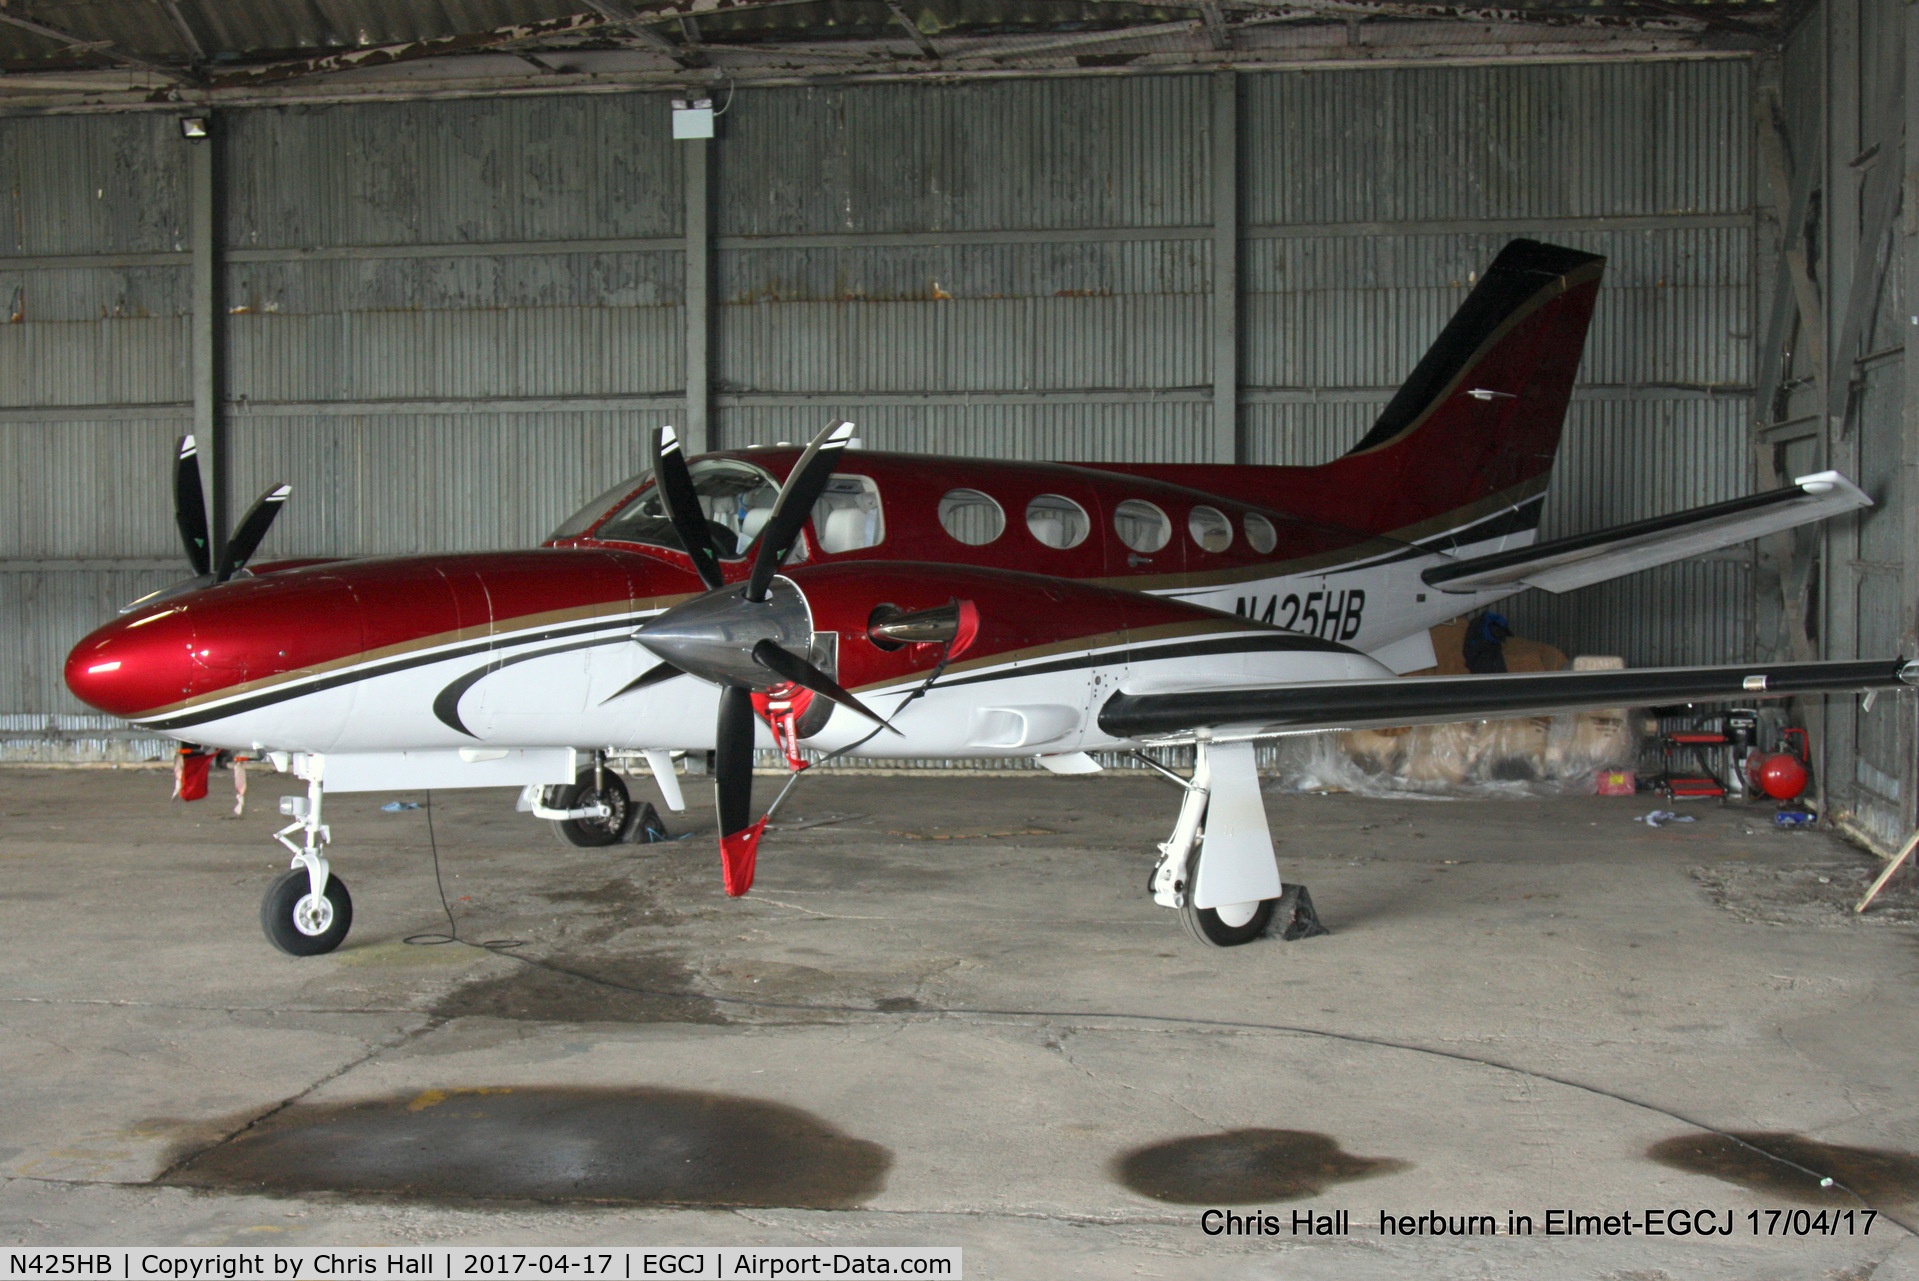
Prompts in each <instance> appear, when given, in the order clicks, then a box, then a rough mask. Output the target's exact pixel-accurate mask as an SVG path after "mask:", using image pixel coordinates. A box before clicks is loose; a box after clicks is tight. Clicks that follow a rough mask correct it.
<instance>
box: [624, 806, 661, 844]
mask: <svg viewBox="0 0 1919 1281" xmlns="http://www.w3.org/2000/svg"><path fill="white" fill-rule="evenodd" d="M625 836H626V839H627V840H628V841H631V842H632V843H633V844H635V845H657V844H658V843H659V842H661V841H670V840H672V839H673V837H672V835H671V834H670V833H669V832H668V831H667V830H666V824H665V822H664V821H662V820H661V818H660V812H659V811H658V810H656V809H654V808H653V802H652V801H641V802H640V803H639V804H638V805H635V806H634V807H633V810H632V812H631V813H630V814H629V815H628V816H627V820H626V833H625Z"/></svg>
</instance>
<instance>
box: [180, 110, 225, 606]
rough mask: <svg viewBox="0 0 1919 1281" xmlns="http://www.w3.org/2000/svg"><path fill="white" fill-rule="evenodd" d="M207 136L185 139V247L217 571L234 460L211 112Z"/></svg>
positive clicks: (198, 423)
mask: <svg viewBox="0 0 1919 1281" xmlns="http://www.w3.org/2000/svg"><path fill="white" fill-rule="evenodd" d="M206 121H207V135H206V137H204V138H197V139H191V140H189V141H188V142H187V144H186V147H187V157H188V159H187V174H188V182H187V186H188V193H187V200H188V203H189V206H190V218H189V221H190V226H189V229H188V236H189V239H190V241H191V243H190V244H189V246H188V250H189V252H190V253H191V255H192V263H191V266H190V267H189V270H190V271H191V273H192V275H193V329H192V334H191V337H190V345H191V347H192V350H193V435H194V438H195V439H196V440H197V441H198V443H199V446H200V462H201V466H202V471H203V473H204V474H205V476H206V478H207V479H206V484H207V491H208V492H207V528H208V539H207V541H208V542H209V543H210V544H211V546H210V547H209V548H208V552H209V553H210V554H211V556H212V557H213V562H214V565H215V567H216V569H218V570H219V571H220V572H221V573H225V571H226V565H227V538H228V536H229V535H230V534H231V533H232V524H231V522H232V517H233V512H232V505H231V501H230V499H231V493H232V489H233V484H232V474H231V471H232V463H231V458H232V455H231V451H230V449H229V447H228V441H227V430H226V415H225V413H224V412H223V408H222V406H223V403H224V401H225V399H226V372H227V371H226V328H227V326H226V307H225V305H224V301H223V300H224V297H225V292H226V291H225V290H224V288H222V286H223V284H224V281H223V280H222V273H223V271H224V264H223V263H222V262H221V254H220V241H221V238H222V237H221V227H220V222H221V217H220V214H221V209H220V185H221V181H222V178H223V175H222V173H221V168H222V166H221V164H220V151H221V142H220V121H219V119H218V118H217V117H215V116H212V115H209V116H207V118H206Z"/></svg>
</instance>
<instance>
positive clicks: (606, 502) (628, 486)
mask: <svg viewBox="0 0 1919 1281" xmlns="http://www.w3.org/2000/svg"><path fill="white" fill-rule="evenodd" d="M647 480H648V476H647V475H646V473H644V472H642V473H641V474H640V475H638V476H628V477H627V478H626V479H625V480H623V481H621V482H620V483H619V484H617V485H615V486H613V487H612V488H611V489H609V490H607V491H606V492H605V493H603V494H600V495H598V496H597V497H595V498H594V499H593V501H592V502H590V503H588V504H586V506H584V507H582V508H580V509H579V510H578V511H576V512H574V513H573V514H572V515H571V516H568V517H567V518H566V519H565V520H563V521H561V522H560V527H559V528H558V529H556V530H554V531H553V532H552V533H550V534H548V535H547V536H546V541H547V542H549V543H557V542H559V541H560V540H561V539H562V538H578V537H579V536H580V535H581V534H584V533H585V532H586V531H587V530H589V529H591V528H593V522H594V521H596V520H598V519H599V518H600V517H602V516H604V515H606V513H607V511H608V509H609V508H611V507H612V506H613V504H614V503H617V502H619V501H620V499H622V498H625V497H626V496H627V495H628V494H630V493H632V492H633V491H634V490H636V489H638V488H639V487H640V486H641V485H644V484H646V482H647Z"/></svg>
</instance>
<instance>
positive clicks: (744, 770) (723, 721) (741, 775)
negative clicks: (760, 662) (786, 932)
mask: <svg viewBox="0 0 1919 1281" xmlns="http://www.w3.org/2000/svg"><path fill="white" fill-rule="evenodd" d="M753 720H754V716H753V695H752V694H751V693H750V692H749V691H747V690H744V689H741V688H740V687H739V686H737V685H725V686H722V687H721V689H720V717H719V724H718V726H717V732H716V734H715V737H714V748H715V750H714V752H713V791H714V802H715V808H717V809H718V810H719V816H720V868H721V871H722V872H723V873H724V875H725V878H726V892H727V893H728V894H729V895H731V896H732V897H734V898H738V897H739V896H740V895H742V894H744V893H746V892H747V891H748V890H750V889H752V888H753V865H754V862H755V861H756V860H757V858H758V855H759V847H760V834H761V833H762V832H764V831H765V830H766V820H765V819H764V818H762V819H760V820H759V821H758V822H757V823H756V822H754V821H753Z"/></svg>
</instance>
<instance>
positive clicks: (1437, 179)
mask: <svg viewBox="0 0 1919 1281" xmlns="http://www.w3.org/2000/svg"><path fill="white" fill-rule="evenodd" d="M1749 77H1750V72H1749V70H1748V68H1747V65H1746V64H1745V63H1744V62H1738V61H1730V60H1729V61H1715V62H1646V63H1608V64H1586V65H1581V66H1527V67H1510V66H1492V67H1471V68H1460V67H1447V68H1437V67H1432V68H1398V69H1391V70H1377V71H1373V70H1368V71H1304V72H1290V73H1280V74H1273V75H1262V76H1249V77H1247V79H1246V96H1245V112H1246V116H1247V118H1248V120H1249V121H1250V122H1255V125H1254V127H1252V128H1248V129H1246V130H1245V131H1244V134H1243V137H1244V139H1245V141H1244V142H1243V144H1242V154H1243V156H1244V158H1245V164H1246V202H1245V216H1246V218H1247V220H1248V221H1249V222H1254V223H1287V224H1294V223H1339V222H1382V221H1401V220H1409V219H1456V218H1513V219H1525V218H1558V217H1582V216H1583V217H1590V216H1593V215H1617V214H1662V213H1677V212H1682V211H1683V212H1738V211H1742V210H1744V209H1746V208H1747V207H1748V202H1749V201H1750V199H1751V197H1750V194H1749V193H1750V188H1751V175H1750V173H1749V167H1750V160H1749V157H1750V154H1751V146H1750V143H1749V141H1748V137H1749V135H1748V130H1749V125H1748V121H1749V119H1750V116H1749V112H1748V102H1749V94H1750V92H1751V89H1750V80H1749Z"/></svg>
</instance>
